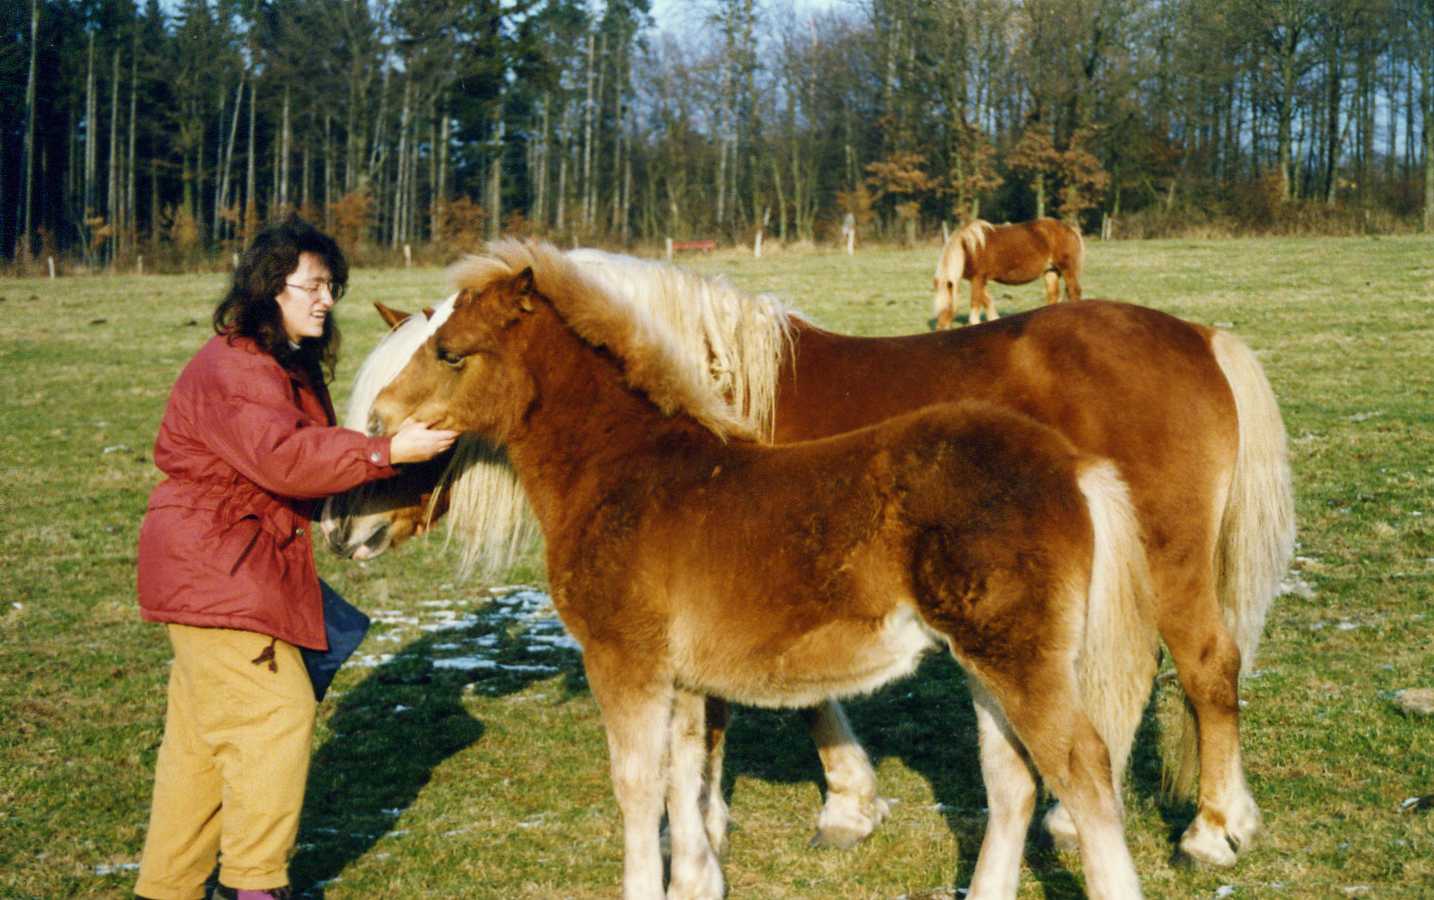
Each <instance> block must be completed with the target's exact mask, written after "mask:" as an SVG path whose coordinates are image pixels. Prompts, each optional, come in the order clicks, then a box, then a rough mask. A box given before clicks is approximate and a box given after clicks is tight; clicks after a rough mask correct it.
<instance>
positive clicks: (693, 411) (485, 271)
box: [450, 240, 757, 440]
mask: <svg viewBox="0 0 1434 900" xmlns="http://www.w3.org/2000/svg"><path fill="white" fill-rule="evenodd" d="M524 269H529V270H531V271H532V273H533V280H534V283H535V285H536V287H537V290H538V293H539V294H541V295H543V296H544V297H545V298H547V300H548V301H549V302H550V303H551V304H552V305H553V308H554V309H555V310H557V313H558V316H559V318H560V319H562V321H563V322H564V324H566V325H567V326H568V327H569V328H571V329H572V330H573V332H574V333H576V334H577V335H578V337H580V338H582V339H583V340H584V341H586V342H587V343H588V344H590V345H592V346H593V347H604V348H606V349H607V350H608V351H610V352H611V353H612V354H613V355H614V356H616V357H617V358H618V359H619V360H620V361H621V362H622V364H623V379H624V380H625V381H626V382H627V384H628V386H629V387H631V388H633V389H635V390H637V391H639V392H641V393H643V394H645V395H646V396H647V397H648V398H649V399H650V400H651V401H652V402H653V403H654V404H655V405H656V406H657V408H658V409H660V410H661V411H662V412H663V413H665V414H667V415H673V414H675V413H686V414H687V415H689V416H691V417H692V418H694V419H696V420H697V421H698V422H700V423H702V425H704V426H705V427H706V428H707V429H708V430H710V431H711V432H712V433H713V434H715V435H717V436H718V437H720V438H722V439H724V440H725V439H726V438H728V437H738V438H746V439H749V440H750V439H755V438H756V436H757V434H756V430H755V429H753V428H752V427H751V426H750V425H748V424H747V423H746V422H745V421H743V419H742V417H741V415H740V414H739V413H738V411H737V410H736V409H734V408H733V405H732V403H731V402H729V401H728V399H727V398H726V397H725V396H723V395H722V394H721V393H720V392H719V391H716V390H713V387H712V379H711V378H710V376H709V374H708V372H707V371H706V367H705V365H698V364H696V361H695V360H693V359H692V358H691V355H690V354H688V353H686V352H684V348H683V345H682V342H681V341H680V340H678V339H677V338H676V337H675V336H674V334H673V331H672V328H671V327H670V326H669V325H668V323H666V322H664V321H663V320H662V319H660V318H658V316H657V315H656V314H655V313H654V312H653V311H652V310H651V309H650V308H647V307H645V306H640V305H638V304H637V303H634V302H633V301H632V300H630V299H628V298H627V297H626V296H624V295H623V294H621V293H619V292H618V291H615V290H612V289H610V288H609V287H608V286H607V284H606V283H604V282H603V281H600V280H598V279H596V278H591V277H589V276H588V275H587V273H586V272H584V271H583V270H582V269H581V268H579V267H578V266H577V265H576V264H575V263H574V262H573V261H572V260H571V259H569V258H568V257H567V255H566V254H564V253H563V252H562V251H561V250H559V249H558V248H556V247H554V246H553V245H552V244H548V243H545V242H538V241H516V240H502V241H496V242H493V243H490V244H489V245H488V248H487V252H485V253H483V254H482V255H479V256H470V257H468V258H467V259H465V260H464V261H463V262H460V263H458V264H457V265H455V266H454V267H453V269H452V270H451V273H450V274H451V277H452V279H453V284H454V286H455V287H457V288H458V290H459V291H464V290H471V291H482V290H484V289H485V288H487V287H489V286H490V285H492V284H493V283H495V282H498V281H502V280H505V279H509V278H512V277H514V276H516V275H518V274H519V273H521V272H522V271H523V270H524ZM704 362H705V361H704Z"/></svg>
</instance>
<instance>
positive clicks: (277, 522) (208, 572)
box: [139, 336, 395, 650]
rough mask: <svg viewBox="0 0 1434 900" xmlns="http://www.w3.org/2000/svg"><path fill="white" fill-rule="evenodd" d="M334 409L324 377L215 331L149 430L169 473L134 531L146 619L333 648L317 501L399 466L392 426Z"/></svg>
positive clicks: (156, 459) (156, 452)
mask: <svg viewBox="0 0 1434 900" xmlns="http://www.w3.org/2000/svg"><path fill="white" fill-rule="evenodd" d="M333 421H334V417H333V409H332V407H331V405H330V403H329V397H328V392H327V391H326V390H325V389H324V387H323V385H322V384H317V385H316V384H312V383H310V379H309V378H307V377H305V376H304V375H302V374H299V373H297V372H293V371H290V370H288V369H285V368H284V367H283V366H281V365H280V364H279V362H278V360H276V359H275V358H274V357H272V356H270V355H269V354H268V353H265V352H263V351H262V350H260V349H259V348H258V347H257V346H256V345H255V344H254V343H253V342H252V341H250V340H248V339H245V338H237V339H235V340H234V341H232V342H230V341H229V340H227V339H226V338H224V337H223V336H219V337H215V338H213V339H211V340H210V341H209V342H208V343H206V344H205V345H204V347H203V348H201V349H200V351H199V352H198V353H197V354H195V356H194V358H193V359H192V360H190V361H189V364H188V365H187V366H185V367H184V371H183V372H181V373H180V375H179V380H178V381H176V382H175V384H174V390H173V391H172V392H171V393H170V395H169V404H168V406H166V407H165V411H164V420H163V422H161V423H160V427H159V437H158V438H157V439H156V440H155V442H154V462H155V465H157V466H158V467H159V468H160V470H161V471H162V472H164V474H165V475H166V476H168V477H167V478H165V480H164V481H161V482H160V483H159V484H158V485H156V486H155V488H154V492H153V493H151V494H150V496H149V508H148V510H147V511H146V512H145V516H144V523H143V524H142V525H141V526H140V532H139V605H140V612H141V615H143V617H144V618H145V619H147V620H149V621H152V622H179V623H182V624H185V625H200V626H218V627H223V628H236V629H241V630H244V631H257V632H260V633H262V634H267V635H272V636H274V637H277V638H280V639H281V640H284V641H287V642H289V643H291V644H296V645H298V646H301V647H311V648H314V649H319V650H325V649H328V640H327V639H326V638H325V636H324V620H323V607H322V603H321V601H320V598H319V577H318V573H317V572H316V570H315V568H314V551H313V544H312V542H311V534H310V528H309V520H310V518H311V517H312V516H313V514H314V512H315V511H316V508H317V503H316V502H315V501H316V500H318V499H319V498H322V497H325V496H327V495H329V494H334V493H338V492H340V491H345V490H348V489H349V488H352V487H356V486H357V485H360V484H362V483H364V482H366V481H370V480H372V479H375V478H383V477H386V476H389V475H392V474H394V472H395V469H394V468H393V467H392V466H391V465H390V464H389V455H388V454H389V442H390V439H389V438H387V437H377V438H371V437H367V436H365V435H363V434H360V433H359V432H357V431H351V430H349V429H347V428H336V427H334V426H333Z"/></svg>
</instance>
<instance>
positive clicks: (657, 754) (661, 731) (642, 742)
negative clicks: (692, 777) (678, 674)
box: [584, 645, 673, 900]
mask: <svg viewBox="0 0 1434 900" xmlns="http://www.w3.org/2000/svg"><path fill="white" fill-rule="evenodd" d="M625 658H630V654H628V653H626V652H625V651H624V648H607V647H602V646H599V645H593V646H590V647H587V648H585V653H584V665H585V667H586V669H587V673H588V685H589V687H591V688H592V692H593V697H594V698H595V699H596V700H597V702H598V706H599V707H600V708H601V709H602V717H603V724H604V725H606V726H607V747H608V757H609V765H610V768H611V773H612V788H613V793H614V794H615V795H616V797H617V805H618V808H620V809H621V810H622V831H623V857H622V895H623V898H624V900H661V898H662V896H663V894H662V848H661V846H660V844H659V841H658V828H659V826H660V823H661V819H662V801H663V796H664V794H665V793H666V781H667V771H666V767H667V759H666V756H667V746H668V739H669V736H670V731H669V722H670V717H671V714H672V701H673V689H672V686H671V681H670V680H668V679H665V678H661V677H658V675H659V673H647V674H649V675H650V676H651V677H645V678H643V677H640V676H639V673H636V672H633V671H631V667H630V665H629V668H628V670H627V671H624V663H623V660H624V659H625Z"/></svg>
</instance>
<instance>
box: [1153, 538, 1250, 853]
mask: <svg viewBox="0 0 1434 900" xmlns="http://www.w3.org/2000/svg"><path fill="white" fill-rule="evenodd" d="M1152 561H1153V562H1157V565H1155V566H1154V567H1153V568H1152V575H1153V576H1154V577H1155V578H1156V590H1157V592H1158V596H1159V597H1160V600H1161V602H1160V603H1158V604H1157V619H1158V623H1159V627H1160V634H1161V636H1162V637H1163V638H1164V639H1165V645H1166V647H1168V648H1169V650H1170V656H1171V659H1172V661H1173V662H1174V663H1175V671H1176V673H1177V674H1178V675H1179V676H1180V686H1181V688H1182V689H1183V690H1184V691H1185V697H1186V699H1187V700H1188V702H1189V703H1190V706H1191V709H1192V710H1193V711H1194V714H1195V721H1196V723H1197V729H1198V739H1199V759H1200V793H1199V808H1198V811H1197V812H1196V816H1195V821H1194V822H1192V823H1191V824H1190V827H1189V828H1188V829H1186V831H1185V834H1184V835H1183V836H1182V837H1181V839H1180V849H1181V851H1183V852H1184V853H1185V854H1187V855H1188V856H1190V857H1192V858H1194V859H1197V860H1199V861H1201V862H1205V863H1209V864H1211V865H1218V866H1229V865H1234V863H1235V859H1236V852H1237V851H1238V850H1239V849H1241V848H1242V847H1244V846H1247V845H1248V844H1249V843H1250V842H1251V841H1253V839H1254V837H1255V835H1256V834H1257V833H1258V832H1259V830H1260V810H1259V807H1258V806H1257V805H1256V804H1255V798H1254V797H1253V796H1251V794H1250V788H1249V786H1248V785H1247V784H1246V783H1245V770H1244V765H1243V762H1242V760H1241V756H1240V702H1239V690H1240V688H1239V682H1240V651H1239V648H1238V647H1237V646H1236V644H1235V641H1234V639H1233V638H1232V637H1231V636H1230V632H1229V631H1228V630H1227V629H1226V628H1225V623H1224V620H1223V618H1222V616H1221V613H1220V604H1219V600H1218V599H1217V597H1216V594H1215V590H1214V586H1213V585H1212V584H1211V576H1209V575H1204V574H1202V573H1195V574H1194V575H1190V574H1188V573H1187V574H1186V575H1185V577H1178V576H1180V574H1181V572H1180V569H1179V568H1178V567H1177V566H1175V565H1173V564H1162V563H1164V561H1163V560H1152ZM1177 577H1178V580H1177ZM1172 582H1175V583H1174V584H1172ZM1172 597H1174V598H1179V599H1181V600H1184V601H1186V602H1183V603H1179V604H1177V603H1174V602H1171V599H1170V598H1172Z"/></svg>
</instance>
